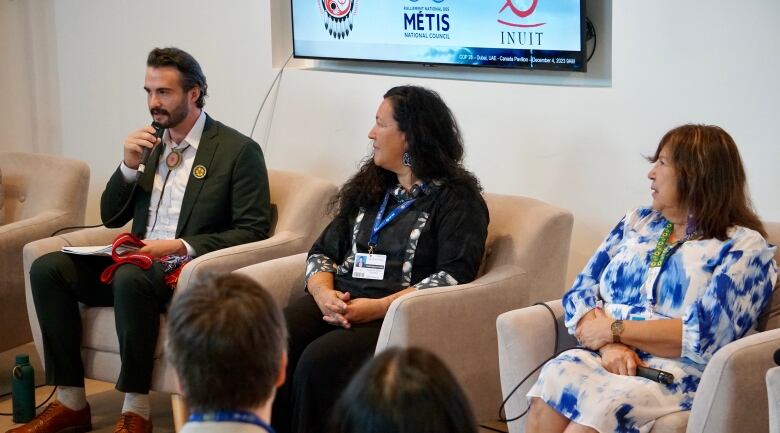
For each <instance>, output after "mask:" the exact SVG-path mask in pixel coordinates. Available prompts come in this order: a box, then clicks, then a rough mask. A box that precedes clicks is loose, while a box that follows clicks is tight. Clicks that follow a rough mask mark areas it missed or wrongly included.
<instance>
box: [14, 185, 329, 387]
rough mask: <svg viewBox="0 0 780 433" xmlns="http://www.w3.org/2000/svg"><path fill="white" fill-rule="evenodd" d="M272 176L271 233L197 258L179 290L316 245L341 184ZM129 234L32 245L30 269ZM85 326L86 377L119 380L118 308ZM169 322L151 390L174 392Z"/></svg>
mask: <svg viewBox="0 0 780 433" xmlns="http://www.w3.org/2000/svg"><path fill="white" fill-rule="evenodd" d="M268 178H269V183H270V190H271V203H272V204H273V205H275V206H276V209H277V213H278V217H277V220H276V224H275V226H274V229H273V233H272V235H271V236H270V237H269V238H268V239H266V240H263V241H258V242H253V243H249V244H244V245H239V246H235V247H231V248H225V249H223V250H219V251H214V252H211V253H208V254H204V255H203V256H200V257H197V258H196V259H194V260H193V261H192V262H190V263H188V264H187V265H186V266H185V267H184V269H183V270H182V273H181V275H180V277H179V282H178V285H177V290H187V288H188V287H189V286H190V284H191V283H192V282H193V281H197V279H198V278H199V277H201V276H202V275H204V274H205V273H207V272H211V271H216V272H230V271H232V270H234V269H236V268H240V267H243V266H247V265H249V264H252V263H257V262H261V261H264V260H269V259H272V258H277V257H284V256H288V255H291V254H296V253H300V252H302V251H306V250H307V249H308V248H309V247H310V246H311V244H312V242H314V239H315V238H316V236H317V235H318V234H319V233H320V231H321V230H322V229H323V228H324V227H325V225H326V224H327V223H328V221H329V218H328V217H327V211H326V209H327V205H328V202H329V201H330V199H331V198H332V197H333V195H334V194H335V192H336V186H335V185H333V184H332V183H330V182H327V181H325V180H322V179H318V178H314V177H310V176H305V175H301V174H296V173H291V172H284V171H276V170H269V172H268ZM127 230H129V225H128V226H126V227H124V228H121V229H105V228H98V229H88V230H80V231H76V232H73V233H68V234H64V235H60V236H56V237H53V238H48V239H43V240H40V241H37V242H33V243H31V244H28V245H27V246H25V248H24V267H25V270H26V271H29V269H30V265H31V264H32V262H33V261H34V260H35V259H36V258H38V257H40V256H41V255H43V254H46V253H48V252H51V251H57V250H59V249H60V248H61V247H62V246H65V245H71V246H76V245H103V244H109V243H111V241H112V240H113V238H114V237H115V236H116V235H117V234H119V233H122V232H123V231H127ZM25 274H27V272H25ZM25 284H26V287H27V291H26V293H27V308H28V310H29V311H30V312H31V314H30V325H31V327H32V329H33V335H34V337H35V345H36V348H37V349H38V353H40V354H42V353H43V347H42V341H41V334H40V327H39V325H38V320H37V317H36V315H35V314H34V311H35V306H34V304H33V301H32V295H31V293H30V281H29V276H27V277H26V278H25ZM82 323H83V340H82V358H83V360H84V371H85V375H86V376H87V377H88V378H91V379H98V380H105V381H109V382H116V380H117V378H118V376H119V367H120V360H119V341H118V339H117V335H116V326H115V324H114V309H113V308H110V307H90V308H83V309H82ZM164 323H165V322H164V317H163V322H162V324H161V328H160V329H161V331H160V338H158V341H157V351H156V354H155V357H156V360H155V368H154V373H153V377H152V389H153V390H156V391H163V392H168V393H175V392H176V387H175V382H174V375H173V374H171V373H172V371H173V369H172V367H171V366H170V365H169V364H168V363H167V362H166V361H165V360H164V358H163V356H162V352H163V347H164V343H165V326H164ZM41 358H43V356H41ZM44 367H45V366H44Z"/></svg>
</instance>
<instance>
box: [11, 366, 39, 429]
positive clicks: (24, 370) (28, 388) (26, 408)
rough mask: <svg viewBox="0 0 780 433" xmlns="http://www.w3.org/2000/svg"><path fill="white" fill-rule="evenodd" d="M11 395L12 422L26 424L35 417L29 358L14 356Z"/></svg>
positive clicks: (33, 383) (32, 381)
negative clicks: (14, 363)
mask: <svg viewBox="0 0 780 433" xmlns="http://www.w3.org/2000/svg"><path fill="white" fill-rule="evenodd" d="M11 392H12V393H13V412H14V422H15V423H17V424H20V423H26V422H29V421H31V420H32V419H33V418H34V417H35V371H34V370H33V367H32V365H30V357H29V356H27V355H25V354H22V355H16V365H14V369H13V377H12V378H11Z"/></svg>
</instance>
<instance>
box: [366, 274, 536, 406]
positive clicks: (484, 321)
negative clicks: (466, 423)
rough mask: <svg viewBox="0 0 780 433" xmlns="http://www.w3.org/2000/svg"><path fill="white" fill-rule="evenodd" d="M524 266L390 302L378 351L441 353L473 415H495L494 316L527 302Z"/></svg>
mask: <svg viewBox="0 0 780 433" xmlns="http://www.w3.org/2000/svg"><path fill="white" fill-rule="evenodd" d="M527 280H528V277H527V274H526V272H525V270H523V269H521V268H519V267H517V266H514V265H501V266H497V267H496V268H494V269H492V270H491V271H490V272H488V273H487V274H485V275H484V276H482V277H480V278H478V279H476V280H474V281H473V282H471V283H469V284H461V285H457V286H450V287H437V288H430V289H423V290H419V291H416V292H413V293H409V294H406V295H404V296H402V297H400V298H398V299H396V300H395V301H393V303H392V304H391V305H390V308H389V309H388V312H387V315H386V316H385V319H384V322H383V324H382V329H381V330H380V333H379V340H378V341H377V346H376V352H377V353H379V352H381V351H382V350H384V349H386V348H388V347H392V346H404V347H410V346H417V347H422V348H425V349H427V350H430V351H431V352H433V353H435V354H436V355H438V356H439V357H441V358H442V359H443V360H444V362H445V363H446V364H447V366H448V367H449V368H450V369H451V370H452V372H453V373H454V374H455V377H457V379H458V381H459V382H460V384H461V385H462V386H463V388H464V390H465V391H466V395H468V396H469V399H470V400H471V404H472V407H473V408H474V412H475V415H476V416H477V419H488V418H490V419H495V418H496V413H497V410H498V406H499V404H500V403H501V398H500V397H501V392H500V386H499V377H498V359H497V351H496V332H495V328H494V323H495V320H496V317H497V316H498V315H499V314H500V313H502V312H504V311H506V310H507V309H512V308H518V307H520V306H521V305H525V303H526V302H527V300H528V297H529V291H530V287H528V284H527Z"/></svg>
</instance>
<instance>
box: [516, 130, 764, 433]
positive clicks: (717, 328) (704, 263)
mask: <svg viewBox="0 0 780 433" xmlns="http://www.w3.org/2000/svg"><path fill="white" fill-rule="evenodd" d="M649 159H650V161H651V162H653V163H654V165H653V167H652V169H651V170H650V173H649V174H648V177H649V178H650V181H651V184H650V188H651V190H652V197H653V204H652V207H647V208H639V209H635V210H632V211H630V212H628V213H627V214H626V216H625V217H624V218H623V219H622V220H621V221H620V222H619V223H618V225H617V227H615V228H614V229H613V230H612V231H611V232H610V233H609V235H607V237H606V239H605V240H604V242H603V243H602V244H601V246H600V247H599V249H598V251H596V254H594V255H593V257H592V258H591V259H590V262H589V263H588V264H587V265H586V266H585V269H584V270H583V271H582V273H581V274H580V275H579V276H578V277H577V279H576V280H575V282H574V286H573V287H572V288H571V289H570V290H569V291H568V292H567V293H566V294H565V295H564V297H563V306H564V309H565V319H566V326H567V327H568V328H569V332H570V333H571V334H573V335H576V337H577V339H578V340H579V342H580V345H581V346H582V347H583V349H582V350H571V351H567V352H564V353H562V354H560V355H559V356H558V357H556V358H555V359H553V360H552V361H550V362H548V363H547V364H546V365H545V367H544V369H543V370H542V372H541V375H540V376H539V379H538V380H537V382H536V384H535V385H534V386H533V388H532V389H531V390H530V391H529V393H528V397H529V398H530V399H531V409H530V412H529V419H528V423H527V425H526V431H528V432H529V433H533V432H563V431H564V430H565V431H566V432H593V431H598V432H614V431H634V432H640V433H645V432H649V431H650V430H651V429H652V427H653V424H654V422H655V420H656V419H658V418H660V417H662V416H664V415H668V414H670V413H674V412H679V411H685V410H690V408H691V405H692V403H693V398H694V395H695V393H696V388H697V387H698V384H699V380H700V378H701V375H702V373H703V371H704V367H705V366H706V364H707V362H708V361H709V360H710V358H711V357H712V356H713V354H714V353H715V352H716V351H717V350H718V349H720V348H721V347H723V346H724V345H726V344H728V343H730V342H732V341H734V340H736V339H738V338H741V337H743V336H744V335H745V334H746V333H747V332H748V331H749V330H750V329H751V328H753V327H754V326H755V324H756V320H757V318H758V316H759V314H760V313H761V311H762V310H763V309H764V307H765V306H766V304H767V302H768V301H769V298H770V296H771V293H772V288H773V286H774V284H775V281H776V278H777V268H776V263H775V262H774V259H773V256H774V252H775V250H776V247H775V246H772V245H769V244H768V243H767V242H766V240H765V239H764V237H765V235H766V234H765V232H764V228H763V225H762V224H761V221H760V220H759V218H758V216H757V215H756V214H755V213H754V211H753V210H752V208H751V207H750V200H749V197H748V194H747V185H746V177H745V171H744V169H743V167H742V161H741V159H740V156H739V152H738V150H737V147H736V144H735V143H734V141H733V139H732V138H731V136H729V135H728V134H727V133H726V132H725V131H724V130H722V129H721V128H719V127H717V126H705V125H684V126H681V127H678V128H675V129H673V130H671V131H669V132H668V133H667V134H666V135H665V136H664V137H663V138H662V139H661V142H660V144H659V145H658V148H657V150H656V152H655V155H654V156H653V157H652V158H649ZM637 366H647V367H651V368H656V369H659V370H663V371H665V372H668V373H670V374H671V375H673V376H674V380H673V381H672V382H671V383H668V384H662V383H657V382H653V381H651V380H648V379H645V378H642V377H638V376H635V374H636V369H637Z"/></svg>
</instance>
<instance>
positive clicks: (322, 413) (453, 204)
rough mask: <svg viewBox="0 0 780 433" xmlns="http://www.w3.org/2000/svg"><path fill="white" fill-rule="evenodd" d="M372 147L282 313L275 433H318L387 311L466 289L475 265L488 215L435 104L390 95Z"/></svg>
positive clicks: (406, 90) (440, 105) (450, 125)
mask: <svg viewBox="0 0 780 433" xmlns="http://www.w3.org/2000/svg"><path fill="white" fill-rule="evenodd" d="M368 137H369V138H370V139H371V140H373V155H372V156H371V157H370V158H367V159H366V160H365V161H364V163H363V165H362V166H361V167H360V169H359V171H358V173H357V174H356V175H355V176H353V177H352V178H351V179H350V180H349V181H347V183H346V184H345V185H344V186H343V187H342V188H341V190H340V191H339V194H338V196H337V197H336V199H335V200H336V202H335V203H334V206H335V207H336V209H335V210H336V216H335V218H334V220H333V222H331V223H330V224H329V225H328V226H327V227H326V228H325V230H324V231H323V232H322V234H321V235H320V238H319V239H318V240H317V241H316V242H315V243H314V245H313V246H312V248H311V250H310V251H309V257H308V262H307V266H306V290H307V291H308V295H304V296H303V297H301V298H299V299H297V300H295V301H293V302H292V303H291V304H290V305H289V306H288V307H287V308H285V310H284V313H285V319H286V320H287V325H288V330H289V332H290V346H289V354H290V363H289V366H288V369H287V377H288V380H287V384H286V385H285V386H283V387H282V388H281V389H280V390H279V394H278V396H277V398H276V401H275V402H274V411H273V419H274V427H275V428H276V429H277V431H278V432H280V433H288V432H291V431H292V432H315V431H322V430H321V429H322V426H323V423H324V422H326V421H327V419H328V418H329V417H330V412H331V409H332V407H333V404H334V403H335V401H336V400H337V398H338V396H339V395H340V394H341V391H342V389H343V388H344V387H345V386H346V384H347V382H348V381H349V379H350V378H351V377H352V376H353V375H354V374H355V372H356V371H357V370H358V369H359V368H360V366H361V365H362V364H363V363H364V362H365V361H366V360H368V359H369V358H370V357H371V356H372V355H373V353H374V349H375V348H376V342H377V339H378V337H379V330H380V328H381V326H382V320H383V319H384V317H385V314H386V313H387V309H388V308H389V306H390V304H391V302H392V301H393V300H395V299H396V298H398V297H399V296H402V295H404V294H406V293H410V292H412V291H415V290H423V289H426V288H430V287H438V286H451V285H456V284H463V283H467V282H470V281H471V280H473V279H474V278H475V277H476V275H477V271H478V269H479V264H480V261H481V259H482V254H483V251H484V248H485V238H486V237H487V225H488V210H487V205H486V204H485V202H484V200H483V199H482V196H481V194H480V186H479V182H478V181H477V180H476V179H475V178H474V176H473V175H472V174H471V173H469V172H468V171H466V170H465V169H464V168H463V165H462V161H463V143H462V140H461V137H460V133H459V131H458V127H457V124H456V122H455V119H454V117H453V115H452V113H451V112H450V110H449V108H448V107H447V106H446V104H445V103H444V101H442V99H441V98H440V97H439V95H438V94H436V93H435V92H433V91H431V90H428V89H424V88H421V87H415V86H402V87H395V88H392V89H390V90H389V91H388V92H387V93H386V94H385V96H384V100H383V101H382V103H381V105H380V106H379V109H378V111H377V114H376V124H375V125H374V127H373V128H372V129H371V131H370V132H369V134H368ZM420 331H421V332H424V330H420Z"/></svg>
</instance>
